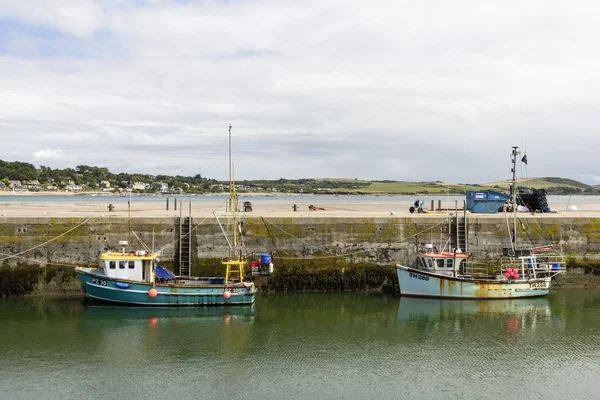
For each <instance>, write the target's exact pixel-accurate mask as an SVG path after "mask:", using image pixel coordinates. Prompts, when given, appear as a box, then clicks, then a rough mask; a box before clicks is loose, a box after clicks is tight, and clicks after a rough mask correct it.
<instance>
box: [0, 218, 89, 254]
mask: <svg viewBox="0 0 600 400" xmlns="http://www.w3.org/2000/svg"><path fill="white" fill-rule="evenodd" d="M90 219H92V217H87V218H85V219H84V220H83V221H81V222H80V223H79V224H77V226H75V227H73V228H71V229H69V230H68V231H66V232H64V233H62V234H60V235H58V236H55V237H53V238H52V239H50V240H48V241H46V242H44V243H42V244H39V245H37V246H34V247H32V248H30V249H28V250H23V251H22V252H20V253H17V254H13V255H10V256H8V257H4V258H0V262H2V261H4V260H8V259H10V258H14V257H18V256H20V255H21V254H25V253H29V252H30V251H33V250H35V249H39V248H40V247H43V246H45V245H47V244H48V243H51V242H54V241H55V240H58V239H60V238H61V237H63V236H65V235H67V234H69V233H71V232H73V231H74V230H75V229H77V228H79V227H80V226H82V225H83V224H85V223H87V222H88V221H89V220H90Z"/></svg>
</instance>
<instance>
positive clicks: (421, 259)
mask: <svg viewBox="0 0 600 400" xmlns="http://www.w3.org/2000/svg"><path fill="white" fill-rule="evenodd" d="M417 265H418V266H419V267H421V268H425V264H423V257H417Z"/></svg>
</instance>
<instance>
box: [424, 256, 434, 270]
mask: <svg viewBox="0 0 600 400" xmlns="http://www.w3.org/2000/svg"><path fill="white" fill-rule="evenodd" d="M425 262H426V263H427V268H429V269H433V260H432V259H431V258H429V257H428V258H425Z"/></svg>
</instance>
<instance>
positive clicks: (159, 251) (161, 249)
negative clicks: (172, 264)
mask: <svg viewBox="0 0 600 400" xmlns="http://www.w3.org/2000/svg"><path fill="white" fill-rule="evenodd" d="M226 202H227V200H224V201H223V202H222V203H221V204H219V205H218V206H217V208H215V209H214V210H212V211H211V214H212V213H214V212H215V211H217V210H218V209H219V208H221V207H222V206H223V204H225V203H226ZM209 217H210V216H207V217H206V218H204V219H203V220H202V221H200V222H199V223H198V224H196V225H194V227H193V228H192V229H190V232H189V233H186V234H185V235H183V236H181V238H180V239H177V240H175V241H174V242H172V243H167V244H166V245H164V246H163V247H161V248H160V249H158V251H157V253H158V254H160V253H162V252H163V250H165V249H167V248H169V247H170V246H173V247H175V245H176V244H177V243H179V241H180V240H181V239H183V238H184V237H186V236H188V235H189V234H191V233H192V232H194V230H196V228H198V227H199V226H200V225H202V224H203V223H204V222H205V221H206V220H207V219H208V218H209ZM0 261H1V260H0Z"/></svg>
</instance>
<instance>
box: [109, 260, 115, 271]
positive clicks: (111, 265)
mask: <svg viewBox="0 0 600 400" xmlns="http://www.w3.org/2000/svg"><path fill="white" fill-rule="evenodd" d="M108 268H110V269H115V268H117V262H116V261H109V262H108Z"/></svg>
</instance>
